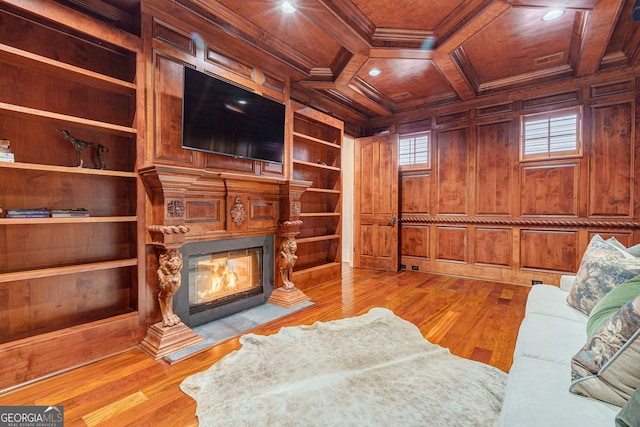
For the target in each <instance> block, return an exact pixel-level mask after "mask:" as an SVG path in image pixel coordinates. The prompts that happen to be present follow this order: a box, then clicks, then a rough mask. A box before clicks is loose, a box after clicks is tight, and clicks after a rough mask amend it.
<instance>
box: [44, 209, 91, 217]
mask: <svg viewBox="0 0 640 427" xmlns="http://www.w3.org/2000/svg"><path fill="white" fill-rule="evenodd" d="M87 216H89V211H88V210H86V209H84V208H78V209H52V210H51V217H52V218H82V217H87Z"/></svg>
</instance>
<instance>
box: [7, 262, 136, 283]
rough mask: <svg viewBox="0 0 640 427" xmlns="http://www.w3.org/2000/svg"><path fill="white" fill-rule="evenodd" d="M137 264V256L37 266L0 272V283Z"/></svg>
mask: <svg viewBox="0 0 640 427" xmlns="http://www.w3.org/2000/svg"><path fill="white" fill-rule="evenodd" d="M134 265H138V259H137V258H129V259H123V260H115V261H103V262H93V263H87V264H78V265H68V266H64V267H50V268H39V269H34V270H27V271H16V272H11V273H0V283H4V282H15V281H17V280H32V279H39V278H43V277H53V276H62V275H65V274H77V273H84V272H87V271H98V270H108V269H113V268H122V267H131V266H134Z"/></svg>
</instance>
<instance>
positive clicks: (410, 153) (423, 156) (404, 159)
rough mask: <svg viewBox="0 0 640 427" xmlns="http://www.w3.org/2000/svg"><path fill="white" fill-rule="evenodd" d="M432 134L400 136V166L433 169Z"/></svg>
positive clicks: (422, 133)
mask: <svg viewBox="0 0 640 427" xmlns="http://www.w3.org/2000/svg"><path fill="white" fill-rule="evenodd" d="M430 140H431V134H430V132H421V133H413V134H409V135H400V144H399V148H398V165H399V166H413V165H419V166H421V167H426V168H429V167H431V156H430V153H431V142H430Z"/></svg>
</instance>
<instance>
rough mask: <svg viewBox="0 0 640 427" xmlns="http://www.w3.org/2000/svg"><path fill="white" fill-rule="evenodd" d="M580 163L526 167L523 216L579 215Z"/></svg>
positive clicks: (523, 178)
mask: <svg viewBox="0 0 640 427" xmlns="http://www.w3.org/2000/svg"><path fill="white" fill-rule="evenodd" d="M579 180H580V165H579V164H578V163H558V164H549V163H543V164H529V165H526V166H524V167H522V184H521V185H522V189H521V192H522V207H521V210H522V215H523V216H524V215H531V216H533V215H556V216H577V215H578V183H579Z"/></svg>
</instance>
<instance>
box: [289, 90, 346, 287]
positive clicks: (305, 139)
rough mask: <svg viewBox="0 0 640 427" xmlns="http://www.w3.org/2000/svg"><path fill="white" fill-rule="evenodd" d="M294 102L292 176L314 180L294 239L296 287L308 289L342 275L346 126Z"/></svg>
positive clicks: (308, 191) (302, 209)
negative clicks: (343, 165)
mask: <svg viewBox="0 0 640 427" xmlns="http://www.w3.org/2000/svg"><path fill="white" fill-rule="evenodd" d="M292 106H293V109H294V122H293V127H294V132H293V136H294V138H293V150H292V153H293V161H292V164H293V172H292V176H293V177H294V178H298V179H304V180H306V181H310V182H311V183H312V184H311V186H310V187H308V188H307V189H306V190H305V192H304V194H303V195H302V196H301V198H300V205H301V211H302V212H301V213H300V215H299V217H300V219H302V222H303V224H302V225H301V227H300V235H299V237H298V238H296V242H297V243H298V251H297V254H298V261H297V264H296V266H295V267H294V276H295V278H296V286H299V287H301V288H302V289H304V288H305V287H307V286H315V285H318V284H320V283H325V282H328V281H331V280H335V279H339V278H340V276H341V273H342V270H341V266H340V264H341V251H342V247H341V241H342V237H341V235H340V218H341V216H342V214H341V209H342V208H341V205H340V195H341V194H342V190H341V187H342V182H341V181H342V180H341V178H342V169H341V168H340V161H341V150H342V147H341V143H342V136H343V127H342V126H343V125H342V123H341V122H338V121H336V120H335V119H334V118H332V117H329V116H326V115H324V114H323V113H320V112H318V111H315V110H312V109H310V108H309V107H304V106H301V105H299V104H297V103H295V102H294V103H292ZM310 160H311V161H310ZM325 162H326V163H325Z"/></svg>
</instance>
